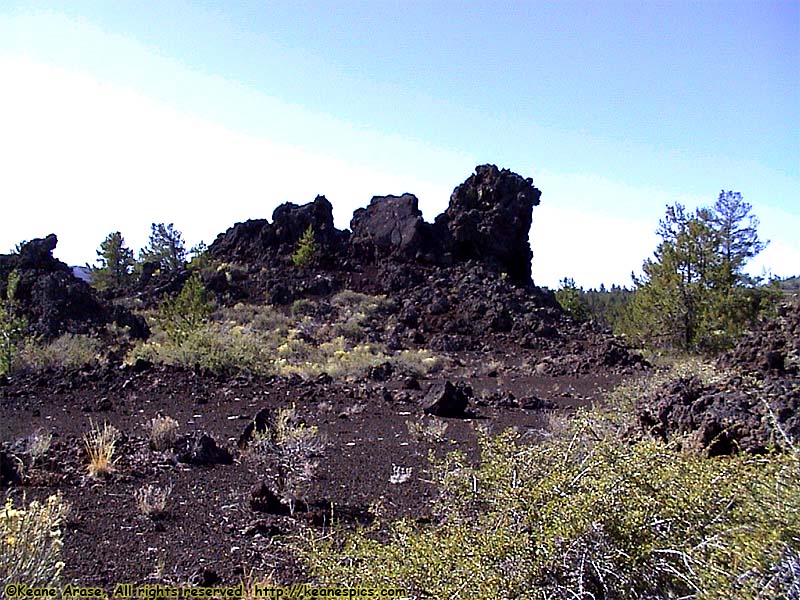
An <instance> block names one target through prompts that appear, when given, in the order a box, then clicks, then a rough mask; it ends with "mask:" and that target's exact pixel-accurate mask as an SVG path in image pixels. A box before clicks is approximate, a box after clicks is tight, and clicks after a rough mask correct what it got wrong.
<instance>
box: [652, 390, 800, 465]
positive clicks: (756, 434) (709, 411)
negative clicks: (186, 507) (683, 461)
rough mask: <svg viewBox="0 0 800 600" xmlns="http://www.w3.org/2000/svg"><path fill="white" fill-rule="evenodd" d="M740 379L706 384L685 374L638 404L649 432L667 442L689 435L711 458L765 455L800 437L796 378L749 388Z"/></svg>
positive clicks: (691, 441)
mask: <svg viewBox="0 0 800 600" xmlns="http://www.w3.org/2000/svg"><path fill="white" fill-rule="evenodd" d="M746 388H747V386H746V385H743V380H742V378H741V377H733V378H731V379H729V380H727V381H724V382H721V383H716V384H705V383H703V382H702V381H701V380H700V379H699V378H698V377H689V378H681V379H677V380H675V381H672V382H669V383H667V384H665V385H663V386H662V387H661V388H659V389H658V390H657V391H656V392H655V393H654V394H653V395H652V396H651V397H649V398H645V399H644V400H642V401H640V403H639V406H638V408H639V414H638V417H639V422H640V424H641V425H642V427H643V428H644V429H645V431H648V432H650V433H651V434H652V435H654V436H656V437H658V438H660V439H662V440H665V441H666V440H667V439H670V438H672V437H673V436H675V435H683V434H687V435H688V438H689V442H690V444H691V445H692V446H694V447H696V448H698V449H702V450H704V451H705V452H707V453H708V454H709V455H711V456H717V455H722V454H732V453H735V452H748V453H752V454H763V453H764V452H766V451H767V450H768V449H769V448H773V447H774V448H785V447H786V446H787V443H788V442H787V438H788V439H789V440H795V441H796V440H800V414H799V413H798V409H800V391H799V389H798V386H797V382H791V381H789V380H787V379H777V380H770V381H766V382H764V383H763V385H762V386H761V387H758V388H755V389H746Z"/></svg>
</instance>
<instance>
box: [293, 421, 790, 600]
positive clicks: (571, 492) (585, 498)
mask: <svg viewBox="0 0 800 600" xmlns="http://www.w3.org/2000/svg"><path fill="white" fill-rule="evenodd" d="M569 433H570V435H567V436H563V437H558V438H557V439H551V440H549V441H547V442H544V443H541V444H539V445H532V444H530V443H526V442H524V441H523V440H522V438H521V435H520V434H519V433H517V432H515V431H513V430H509V431H506V432H504V433H502V434H500V435H498V436H497V437H494V438H492V437H490V436H489V435H488V434H487V433H485V432H479V433H478V440H479V446H480V451H481V464H480V466H478V467H475V466H473V465H471V464H470V463H469V461H468V460H467V458H466V456H465V455H464V454H463V453H460V452H456V453H451V454H449V455H448V456H447V458H445V459H444V460H443V461H442V462H438V463H436V466H435V468H434V477H435V479H436V480H437V481H438V482H439V484H440V486H441V495H440V498H439V502H438V504H437V505H436V519H435V521H434V523H433V524H427V525H426V524H418V523H415V522H413V521H411V520H401V521H398V522H395V523H392V524H391V525H389V526H388V527H385V528H384V527H383V526H382V525H380V524H378V525H375V526H373V528H372V529H362V530H357V531H350V532H348V531H340V532H338V534H337V536H330V535H326V536H324V537H322V536H318V535H313V534H310V535H309V537H307V538H306V540H305V541H304V543H303V544H301V546H300V548H299V551H300V555H301V557H302V559H303V561H304V562H305V564H306V565H307V566H308V568H309V570H310V571H311V573H312V574H313V575H314V576H315V577H316V578H317V581H318V583H319V584H321V585H326V584H328V585H342V586H355V585H360V586H379V587H390V586H398V587H403V588H406V589H407V590H409V593H410V595H413V596H420V597H430V598H442V599H444V598H447V599H456V598H542V599H544V598H675V597H686V598H698V599H699V598H709V599H710V598H743V599H747V598H762V597H764V596H761V595H760V594H761V592H762V591H763V589H764V588H765V587H766V586H767V585H772V586H773V587H774V586H779V585H780V584H779V583H776V582H777V577H778V576H776V575H775V574H776V573H785V572H787V571H790V570H791V568H792V564H794V563H792V561H793V560H795V561H796V556H797V548H798V544H800V488H798V486H797V485H796V481H797V480H798V477H799V476H800V458H799V457H798V455H797V454H796V453H791V454H784V455H779V456H770V457H762V458H758V459H754V458H747V457H733V458H725V459H716V460H709V459H706V458H703V457H700V456H698V455H690V454H684V453H681V452H680V451H678V450H676V449H675V448H674V447H670V446H665V445H662V444H660V443H655V442H650V441H647V442H640V443H624V442H621V441H619V440H618V439H616V438H614V437H613V436H602V435H601V436H599V437H598V435H597V432H596V431H595V430H594V427H593V423H592V422H591V420H590V419H588V418H582V419H578V420H577V422H575V423H573V424H572V426H571V427H570V428H569ZM432 460H433V457H432ZM792 557H794V558H792ZM770 581H771V582H772V583H768V582H770ZM769 597H783V596H781V595H780V594H779V593H778V594H776V595H770V596H769Z"/></svg>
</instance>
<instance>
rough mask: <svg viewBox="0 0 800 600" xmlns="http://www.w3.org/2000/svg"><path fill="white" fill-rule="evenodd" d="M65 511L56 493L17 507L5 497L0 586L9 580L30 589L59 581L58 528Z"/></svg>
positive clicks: (1, 515) (1, 520)
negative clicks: (41, 500)
mask: <svg viewBox="0 0 800 600" xmlns="http://www.w3.org/2000/svg"><path fill="white" fill-rule="evenodd" d="M68 510H69V509H68V506H67V504H66V503H65V502H64V501H63V499H62V498H61V496H60V495H55V496H50V497H49V498H48V499H47V500H45V501H44V502H38V501H36V500H34V501H33V502H31V503H30V504H29V505H28V506H27V508H25V507H22V508H19V509H17V508H14V502H13V501H12V500H11V498H8V499H6V503H5V506H3V507H2V508H0V589H5V586H6V585H7V584H10V583H24V584H27V585H28V586H29V587H31V588H35V587H47V586H57V585H58V584H59V583H60V577H61V571H62V570H63V569H64V563H63V562H61V560H60V559H61V547H62V546H63V542H62V540H61V529H60V527H61V525H62V523H63V522H64V520H65V518H66V515H67V512H68Z"/></svg>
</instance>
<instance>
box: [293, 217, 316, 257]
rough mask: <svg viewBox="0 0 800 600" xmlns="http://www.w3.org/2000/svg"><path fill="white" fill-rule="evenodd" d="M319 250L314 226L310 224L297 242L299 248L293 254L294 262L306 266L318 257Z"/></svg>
mask: <svg viewBox="0 0 800 600" xmlns="http://www.w3.org/2000/svg"><path fill="white" fill-rule="evenodd" d="M318 252H319V244H317V240H316V236H315V235H314V227H313V226H311V225H309V226H308V229H306V231H305V233H303V236H302V237H301V238H300V240H299V241H298V242H297V250H296V251H295V253H294V254H293V255H292V262H293V263H294V266H296V267H306V266H308V265H309V264H311V262H312V261H313V260H314V258H316V256H317V254H318Z"/></svg>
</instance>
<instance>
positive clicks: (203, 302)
mask: <svg viewBox="0 0 800 600" xmlns="http://www.w3.org/2000/svg"><path fill="white" fill-rule="evenodd" d="M212 311H213V306H212V305H211V302H210V301H209V299H208V294H207V293H206V288H205V287H204V286H203V281H202V280H201V279H200V275H198V274H197V273H192V275H191V276H190V277H189V279H187V280H186V283H184V284H183V288H182V289H181V292H180V294H178V295H177V296H176V297H175V298H172V299H169V300H167V301H165V302H164V303H163V304H162V305H161V308H160V311H159V315H158V316H157V317H156V319H157V321H158V323H159V325H160V326H161V328H162V329H163V330H164V332H165V333H166V334H167V336H168V337H169V338H170V339H171V340H172V341H174V342H176V343H181V342H182V341H184V340H185V339H186V338H187V337H188V336H189V335H190V334H191V333H192V332H193V331H195V330H196V329H198V328H199V327H200V326H201V325H202V324H203V323H204V322H205V321H206V320H207V319H208V317H209V316H210V315H211V313H212Z"/></svg>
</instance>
